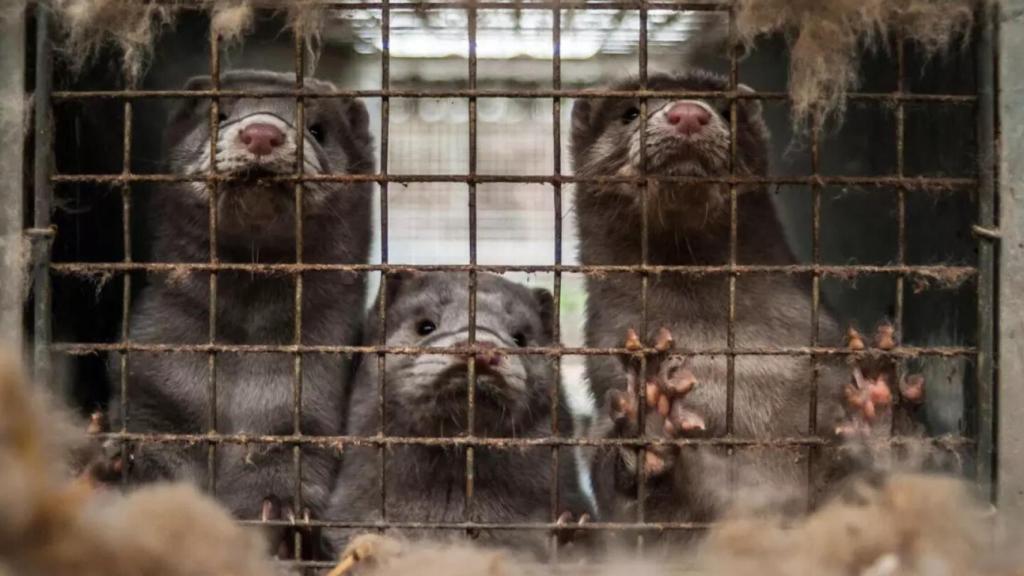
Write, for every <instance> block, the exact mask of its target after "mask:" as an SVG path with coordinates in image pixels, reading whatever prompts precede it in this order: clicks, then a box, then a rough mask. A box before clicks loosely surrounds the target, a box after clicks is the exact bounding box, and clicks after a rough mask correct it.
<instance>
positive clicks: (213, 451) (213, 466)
mask: <svg viewBox="0 0 1024 576" xmlns="http://www.w3.org/2000/svg"><path fill="white" fill-rule="evenodd" d="M210 81H211V85H212V87H213V91H214V96H213V97H211V99H210V119H209V120H210V171H209V173H208V174H207V190H209V201H210V206H209V228H210V264H213V265H216V264H219V263H220V257H219V256H218V254H217V194H218V193H219V191H220V188H219V186H220V185H219V183H218V182H217V179H216V176H217V172H218V170H217V140H218V138H219V132H220V96H218V95H217V94H218V93H219V92H220V36H218V35H217V33H216V32H215V31H214V30H213V28H212V27H211V28H210ZM209 301H210V309H209V314H210V325H209V333H208V339H209V342H210V344H214V343H216V340H217V271H216V269H214V270H210V292H209ZM208 371H209V378H210V410H209V413H208V415H207V418H208V420H209V424H210V425H209V433H210V434H212V435H216V434H217V353H216V352H214V351H211V352H210V353H209V356H208ZM206 468H207V475H208V484H209V486H208V488H209V491H210V493H211V494H216V493H217V475H216V473H217V443H216V442H213V441H211V442H210V443H209V445H208V447H207V453H206Z"/></svg>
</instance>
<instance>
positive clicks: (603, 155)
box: [572, 72, 768, 228]
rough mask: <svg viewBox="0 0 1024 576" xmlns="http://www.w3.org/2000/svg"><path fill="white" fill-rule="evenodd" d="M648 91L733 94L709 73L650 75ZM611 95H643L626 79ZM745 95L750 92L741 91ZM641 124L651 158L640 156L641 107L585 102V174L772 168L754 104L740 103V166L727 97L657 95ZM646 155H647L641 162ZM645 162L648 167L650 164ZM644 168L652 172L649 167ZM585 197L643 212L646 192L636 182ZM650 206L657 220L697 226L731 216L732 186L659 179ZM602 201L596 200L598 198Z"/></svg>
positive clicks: (703, 173) (617, 101)
mask: <svg viewBox="0 0 1024 576" xmlns="http://www.w3.org/2000/svg"><path fill="white" fill-rule="evenodd" d="M647 87H648V89H650V90H655V91H657V90H661V91H715V92H719V91H727V90H729V83H728V81H727V80H726V79H725V78H722V77H719V76H715V75H712V74H708V73H705V72H693V73H689V74H683V75H677V76H671V75H665V74H657V75H652V76H651V77H650V78H649V79H648V83H647ZM612 89H613V90H639V89H640V84H639V83H638V82H636V81H626V82H622V83H620V84H617V85H615V86H613V87H612ZM739 89H740V90H741V91H746V92H749V91H750V89H749V88H747V87H745V86H742V85H741V86H740V87H739ZM646 112H647V118H646V123H645V126H643V129H644V133H645V138H644V141H645V143H646V146H645V150H646V154H645V155H641V124H642V123H641V118H640V113H641V105H640V101H639V100H633V99H628V98H600V99H579V100H577V101H576V104H575V106H574V107H573V126H572V153H573V154H572V157H573V164H574V168H575V171H576V175H577V176H579V177H584V178H588V177H599V176H618V177H638V176H641V175H647V176H652V177H657V176H669V177H695V178H700V177H714V176H725V175H729V174H730V166H732V171H733V172H734V173H736V174H748V175H764V174H765V173H766V171H767V140H768V134H767V129H766V128H765V126H764V121H763V120H762V118H761V105H760V103H759V102H757V101H756V100H745V99H739V100H737V105H736V121H737V123H736V127H735V134H736V138H737V146H736V157H735V163H734V164H733V163H732V162H731V156H732V144H731V142H732V136H733V129H732V126H731V122H730V120H731V118H732V113H731V105H730V103H729V102H728V100H726V99H724V98H720V99H715V98H707V99H701V98H693V99H672V98H651V99H648V100H647V110H646ZM643 156H646V157H643ZM644 162H646V166H644ZM644 168H646V169H644ZM580 189H581V191H584V192H586V194H587V195H593V196H601V197H605V198H604V199H605V201H607V202H609V203H615V205H616V208H617V209H619V210H622V209H623V207H632V208H633V209H634V210H635V211H636V212H639V209H640V206H641V202H640V193H639V190H640V187H639V186H637V185H636V184H633V183H611V184H592V183H591V184H583V185H581V186H580ZM649 194H650V195H649V197H648V202H650V203H652V204H653V205H654V206H655V207H656V210H657V211H658V214H659V216H660V218H659V219H657V220H656V222H655V224H656V223H657V222H661V221H668V222H671V223H672V226H680V225H681V226H685V227H689V228H696V227H699V226H705V225H707V224H708V223H709V222H713V221H715V220H719V219H722V218H724V217H726V216H727V215H728V207H729V196H728V194H729V187H728V185H726V184H690V183H680V182H675V183H672V182H657V181H654V182H652V183H651V185H650V193H649ZM595 201H596V199H595Z"/></svg>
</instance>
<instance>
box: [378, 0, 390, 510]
mask: <svg viewBox="0 0 1024 576" xmlns="http://www.w3.org/2000/svg"><path fill="white" fill-rule="evenodd" d="M389 2H390V0H383V4H382V6H381V30H380V35H381V79H380V85H381V86H380V87H381V90H383V91H387V90H388V89H390V87H391V7H390V4H389ZM390 113H391V99H390V98H389V97H388V96H382V97H381V99H380V173H381V175H382V176H383V177H384V178H383V180H382V181H381V182H380V188H379V190H380V262H381V264H384V265H387V263H388V179H387V176H388V140H389V138H388V134H389V133H390V124H389V122H390V120H389V117H390ZM387 286H388V275H387V272H381V274H380V299H379V308H378V309H377V326H378V330H379V334H378V338H377V344H378V345H379V346H384V345H385V344H386V342H387V312H386V308H387V293H388V292H387ZM386 363H387V356H386V355H385V353H384V352H379V353H377V394H378V396H377V422H378V423H379V425H380V428H379V430H378V431H377V436H378V437H379V438H383V437H384V436H385V430H386V429H387V420H386V419H387V405H386V403H385V401H384V398H385V393H386V390H385V386H386V385H387V379H386V378H385V377H384V371H385V368H386ZM377 472H378V476H377V478H378V481H379V483H380V484H379V488H380V491H379V494H380V517H381V521H382V522H384V523H387V521H388V516H387V493H386V486H387V476H386V474H387V451H386V450H385V446H384V444H383V443H381V444H380V445H379V446H378V448H377Z"/></svg>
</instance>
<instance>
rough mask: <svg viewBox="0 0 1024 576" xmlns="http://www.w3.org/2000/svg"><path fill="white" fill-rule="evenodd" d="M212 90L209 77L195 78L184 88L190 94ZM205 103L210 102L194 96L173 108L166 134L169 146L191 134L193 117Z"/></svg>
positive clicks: (190, 79)
mask: <svg viewBox="0 0 1024 576" xmlns="http://www.w3.org/2000/svg"><path fill="white" fill-rule="evenodd" d="M211 88H213V83H212V81H211V80H210V77H209V76H193V77H192V78H189V79H188V81H187V82H185V86H184V90H186V91H189V92H197V91H204V90H210V89H211ZM203 102H209V98H207V97H205V96H194V97H189V98H186V99H185V100H183V101H181V102H179V103H178V104H177V105H175V106H173V107H172V108H171V116H170V121H169V122H168V124H167V131H166V133H165V138H166V140H167V143H168V145H169V146H173V145H175V144H177V143H178V142H179V141H181V139H182V138H184V137H185V136H186V135H187V134H188V133H189V131H190V130H191V129H192V120H193V118H192V116H193V115H194V114H195V113H196V109H198V108H199V105H200V104H202V103H203Z"/></svg>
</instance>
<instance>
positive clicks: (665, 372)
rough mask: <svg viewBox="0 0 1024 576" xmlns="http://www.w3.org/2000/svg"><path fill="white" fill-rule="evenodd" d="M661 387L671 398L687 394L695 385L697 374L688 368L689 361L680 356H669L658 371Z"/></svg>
mask: <svg viewBox="0 0 1024 576" xmlns="http://www.w3.org/2000/svg"><path fill="white" fill-rule="evenodd" d="M659 372H660V373H659V375H658V376H659V380H660V381H661V386H662V389H663V390H664V391H665V392H666V393H668V394H669V395H670V396H672V397H673V398H679V397H682V396H685V395H686V394H689V393H690V391H691V390H693V388H694V387H695V386H697V383H698V382H697V376H696V375H694V373H693V371H692V370H690V362H689V360H688V359H686V358H684V357H682V356H675V355H674V356H670V357H669V358H668V359H666V361H665V362H664V363H663V364H662V366H661V369H660V371H659Z"/></svg>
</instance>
